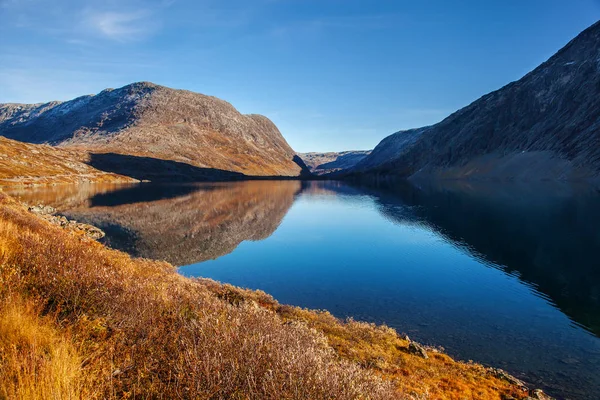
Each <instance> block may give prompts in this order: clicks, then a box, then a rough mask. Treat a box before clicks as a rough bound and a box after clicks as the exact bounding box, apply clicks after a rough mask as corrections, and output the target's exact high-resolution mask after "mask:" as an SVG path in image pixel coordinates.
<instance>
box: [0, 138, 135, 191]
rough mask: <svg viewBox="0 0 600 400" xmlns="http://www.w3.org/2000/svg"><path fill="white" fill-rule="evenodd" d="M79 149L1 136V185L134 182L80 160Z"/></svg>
mask: <svg viewBox="0 0 600 400" xmlns="http://www.w3.org/2000/svg"><path fill="white" fill-rule="evenodd" d="M79 158H81V155H80V154H78V153H77V152H76V151H69V150H63V149H57V148H54V147H51V146H47V145H37V144H29V143H22V142H18V141H16V140H11V139H7V138H5V137H2V136H0V186H30V185H48V184H59V183H82V182H134V181H135V180H134V179H131V178H128V177H125V176H121V175H117V174H112V173H106V172H103V171H99V170H97V169H95V168H93V167H90V166H89V165H87V164H85V163H83V162H81V161H79Z"/></svg>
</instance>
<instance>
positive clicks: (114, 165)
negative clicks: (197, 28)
mask: <svg viewBox="0 0 600 400" xmlns="http://www.w3.org/2000/svg"><path fill="white" fill-rule="evenodd" d="M0 135H3V136H6V137H8V138H12V139H16V140H19V141H23V142H31V143H48V144H52V145H59V146H60V147H64V148H72V149H80V150H84V151H86V152H89V153H94V154H100V155H101V156H96V157H91V165H93V166H94V165H97V166H98V167H99V168H101V169H103V170H107V168H108V169H109V170H110V171H111V172H119V173H123V174H127V175H130V176H134V177H136V178H138V179H148V178H155V177H160V178H167V179H168V178H169V177H170V176H173V175H177V176H178V177H179V178H181V179H185V178H188V177H190V174H191V175H192V176H191V178H192V179H201V178H203V179H210V177H212V176H213V175H215V174H216V175H217V176H229V175H228V174H230V173H233V174H234V176H235V175H239V174H244V175H249V176H287V177H293V176H299V175H300V174H301V173H302V172H304V173H307V169H306V167H305V166H303V164H302V162H301V160H300V159H299V157H297V156H296V154H295V152H294V151H293V150H292V148H291V147H290V146H289V145H288V143H287V142H286V141H285V139H284V138H283V136H282V135H281V133H280V132H279V130H278V129H277V127H276V126H275V125H274V124H273V123H272V122H271V121H270V120H269V119H268V118H266V117H264V116H261V115H254V114H251V115H242V114H240V113H239V112H238V111H237V110H236V109H235V108H234V107H233V106H232V105H231V104H229V103H227V102H225V101H223V100H220V99H217V98H215V97H210V96H205V95H202V94H198V93H193V92H189V91H185V90H176V89H170V88H167V87H164V86H159V85H155V84H153V83H148V82H139V83H133V84H131V85H127V86H125V87H122V88H120V89H106V90H103V91H102V92H100V93H99V94H97V95H89V96H82V97H78V98H76V99H74V100H71V101H66V102H58V101H55V102H50V103H45V104H0ZM165 160H166V161H169V162H168V163H166V164H165V163H164V162H160V161H165Z"/></svg>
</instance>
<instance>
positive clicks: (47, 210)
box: [28, 204, 56, 215]
mask: <svg viewBox="0 0 600 400" xmlns="http://www.w3.org/2000/svg"><path fill="white" fill-rule="evenodd" d="M28 209H29V211H31V212H32V213H34V214H43V215H48V214H54V213H55V212H56V209H55V208H54V207H50V206H44V205H41V204H40V205H37V206H32V207H29V208H28Z"/></svg>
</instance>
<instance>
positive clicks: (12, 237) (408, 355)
mask: <svg viewBox="0 0 600 400" xmlns="http://www.w3.org/2000/svg"><path fill="white" fill-rule="evenodd" d="M410 348H411V347H410V341H409V340H408V339H407V338H403V337H401V336H399V335H398V334H396V332H395V331H393V330H392V329H390V328H387V327H383V326H375V325H372V324H366V323H360V322H355V321H351V320H350V321H346V322H342V321H340V320H338V319H336V318H334V317H333V316H331V315H330V314H329V313H327V312H324V311H318V312H317V311H309V310H304V309H300V308H295V307H291V306H284V305H280V304H278V303H277V302H276V301H275V300H273V298H272V297H270V296H268V295H267V294H265V293H263V292H259V291H257V292H255V291H247V290H242V289H238V288H235V287H232V286H229V285H222V284H219V283H216V282H214V281H211V280H204V279H188V278H184V277H182V276H180V275H179V274H177V272H176V270H175V268H174V267H173V266H171V265H170V264H167V263H164V262H156V261H150V260H146V259H134V258H131V257H130V256H128V255H127V254H125V253H122V252H119V251H116V250H110V249H107V248H106V247H104V246H102V245H101V244H99V243H97V242H95V241H93V240H91V239H89V238H87V237H86V236H85V235H84V234H83V233H78V232H77V231H73V230H64V229H61V228H60V227H58V226H55V225H52V224H51V223H50V222H48V221H46V220H43V219H41V218H39V217H38V216H36V215H34V214H32V213H30V212H29V211H28V210H27V208H25V207H24V206H23V205H21V204H20V203H17V202H16V201H14V200H12V199H11V198H9V197H8V196H6V195H2V194H0V398H2V399H13V398H19V399H48V398H52V399H65V398H70V399H102V398H109V399H110V398H119V399H120V398H165V399H167V398H168V399H171V398H180V399H208V398H211V399H225V398H237V399H259V398H260V399H264V398H267V399H268V398H271V399H292V398H293V399H333V398H336V399H392V398H399V399H426V398H431V399H463V398H469V399H471V398H472V399H505V398H518V399H521V398H525V397H526V395H527V393H526V392H525V391H523V389H522V388H521V387H520V386H519V385H517V384H516V383H510V382H509V379H508V380H507V378H506V377H502V374H501V373H499V372H498V371H494V370H491V369H487V368H484V367H482V366H480V365H476V364H470V363H461V362H456V361H454V360H452V359H451V358H450V357H449V356H447V355H445V354H443V353H441V352H439V351H434V350H433V349H428V351H427V352H428V354H429V356H428V358H423V357H422V356H421V355H419V354H413V352H411V350H410Z"/></svg>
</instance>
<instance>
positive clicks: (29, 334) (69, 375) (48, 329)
mask: <svg viewBox="0 0 600 400" xmlns="http://www.w3.org/2000/svg"><path fill="white" fill-rule="evenodd" d="M3 300H5V302H4V303H3V304H2V305H1V306H0V398H7V399H24V400H47V399H53V400H62V399H78V398H84V397H87V395H88V394H89V393H85V392H84V390H83V388H84V385H83V384H82V383H83V382H82V379H83V378H82V376H81V369H80V364H81V359H80V358H79V356H78V355H77V352H76V350H75V349H74V347H73V345H72V343H71V342H70V341H69V340H68V339H66V338H65V337H62V336H61V335H60V334H59V333H58V332H57V330H56V328H55V326H54V324H53V322H52V321H50V319H48V318H41V317H40V316H39V315H40V313H39V310H37V309H36V306H35V305H34V303H33V302H31V301H23V300H22V299H21V298H19V297H18V296H11V297H8V298H6V299H3Z"/></svg>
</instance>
